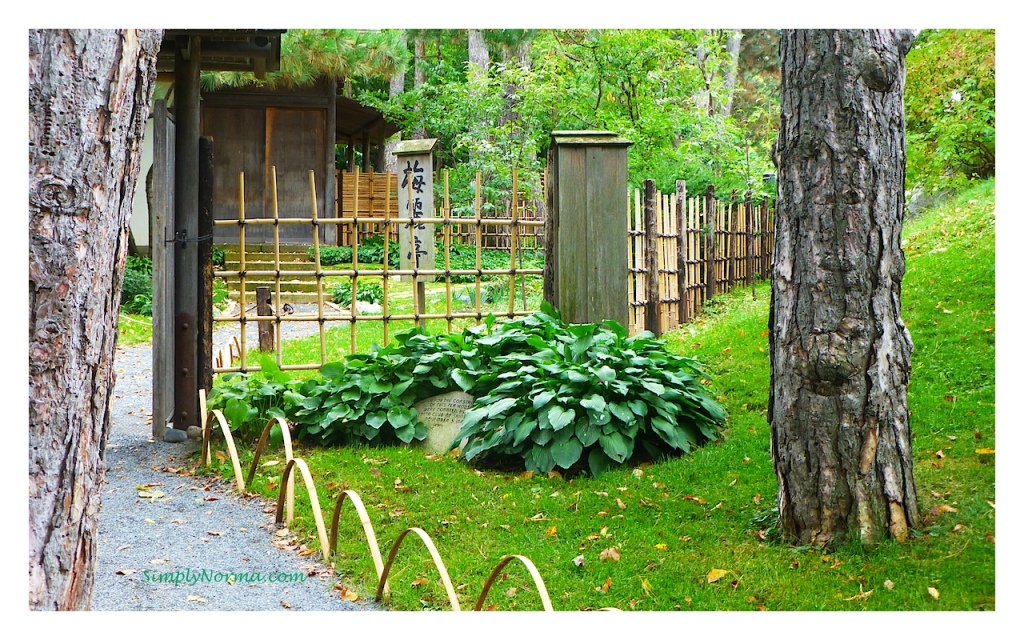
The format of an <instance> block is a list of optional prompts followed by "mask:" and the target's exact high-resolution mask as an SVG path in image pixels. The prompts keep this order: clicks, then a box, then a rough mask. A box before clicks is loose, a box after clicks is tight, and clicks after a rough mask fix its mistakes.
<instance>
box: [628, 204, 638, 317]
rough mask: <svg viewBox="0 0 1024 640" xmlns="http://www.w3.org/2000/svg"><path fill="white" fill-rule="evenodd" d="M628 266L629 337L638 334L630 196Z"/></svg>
mask: <svg viewBox="0 0 1024 640" xmlns="http://www.w3.org/2000/svg"><path fill="white" fill-rule="evenodd" d="M626 220H627V223H626V229H627V231H626V233H627V236H626V264H627V265H629V276H628V277H627V278H626V282H627V283H628V304H629V326H628V327H627V329H628V330H629V335H633V334H634V333H636V313H635V311H634V310H635V309H636V306H634V304H633V303H634V302H636V262H635V260H634V255H633V254H634V252H633V211H632V208H631V207H630V206H629V195H628V194H627V195H626Z"/></svg>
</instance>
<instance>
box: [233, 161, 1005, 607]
mask: <svg viewBox="0 0 1024 640" xmlns="http://www.w3.org/2000/svg"><path fill="white" fill-rule="evenodd" d="M994 188H995V187H994V182H991V181H990V182H986V183H983V184H981V185H979V186H977V187H976V188H974V189H973V190H971V191H970V192H967V193H965V194H963V195H962V196H961V197H959V198H957V199H956V201H954V202H951V203H949V204H948V205H947V206H944V207H943V208H941V209H939V210H936V211H932V212H929V213H927V214H925V215H924V216H922V217H921V218H919V219H917V220H914V221H910V222H908V223H907V225H906V227H905V229H904V247H905V251H906V255H907V267H908V268H907V274H906V278H905V280H904V289H903V315H904V318H905V320H906V321H907V324H908V325H909V327H910V330H911V333H912V334H913V339H914V345H915V351H914V355H913V373H912V383H911V387H910V393H909V401H910V409H911V411H912V429H913V444H914V456H915V475H916V480H917V488H918V497H919V501H920V505H921V512H922V516H923V525H922V527H921V528H920V530H917V531H915V532H914V535H913V537H912V539H911V540H910V541H909V542H907V543H905V544H896V543H884V544H882V545H881V546H880V547H879V548H878V549H876V550H875V551H873V552H872V553H870V554H868V553H866V552H864V551H863V550H862V549H860V548H859V547H858V546H857V545H856V544H848V545H846V546H844V547H841V548H839V549H838V550H836V551H835V552H833V553H829V554H823V553H821V552H820V551H819V550H817V549H814V548H806V547H791V546H787V545H785V544H782V543H779V542H778V541H776V540H775V538H774V535H773V529H772V519H773V507H774V505H775V502H776V499H775V491H776V488H777V485H776V480H775V476H774V472H773V470H772V463H771V457H770V453H769V430H768V425H767V422H766V417H765V416H766V407H767V400H768V387H769V371H768V357H767V340H768V338H767V314H768V299H769V295H770V292H769V288H768V286H767V285H766V284H762V285H761V286H759V287H758V288H757V293H756V299H752V297H751V292H750V290H749V289H747V290H744V291H738V292H736V293H735V294H733V295H729V296H723V297H722V298H720V299H718V300H716V301H714V302H713V303H712V304H711V305H710V307H709V309H708V313H707V314H706V315H704V316H703V317H702V318H701V319H699V320H698V321H697V322H695V323H692V324H691V325H688V326H686V327H685V328H683V329H680V330H677V331H675V332H673V333H671V334H670V335H668V336H667V337H666V338H667V342H668V345H669V346H670V348H671V349H672V350H674V351H677V352H679V353H683V354H686V355H693V356H695V357H697V358H698V359H699V360H701V361H702V362H704V363H705V364H706V370H707V372H708V374H709V377H711V378H712V380H713V382H712V388H713V389H714V392H715V394H716V396H718V398H719V400H720V401H721V402H722V403H723V404H724V406H725V407H726V409H727V410H728V412H729V415H730V417H729V423H728V428H727V430H726V437H725V438H724V439H723V440H722V441H720V442H718V443H716V444H715V445H713V446H708V447H705V448H703V449H700V450H697V451H696V452H694V453H693V454H691V455H689V456H685V457H682V458H677V459H672V460H668V461H665V462H661V463H658V464H654V465H648V466H641V467H636V468H624V469H620V470H617V471H611V472H608V473H606V474H604V475H601V476H599V477H597V478H592V477H589V476H586V475H582V476H577V477H574V478H563V477H560V476H557V475H555V476H553V477H536V476H534V477H530V476H529V474H517V473H515V472H512V473H509V472H498V471H494V470H487V469H475V468H473V467H471V466H470V465H467V464H466V463H463V462H460V461H459V460H458V459H455V458H453V457H451V456H441V457H438V456H427V455H425V454H424V453H423V452H422V451H419V450H416V449H408V448H396V447H392V448H348V449H316V448H310V447H304V446H299V447H297V450H296V455H298V456H301V457H302V458H304V459H305V460H306V462H307V463H308V464H309V468H310V470H311V472H312V474H313V477H314V479H315V482H316V485H317V488H318V490H319V492H320V494H319V495H320V501H321V504H322V505H324V508H325V510H326V513H325V517H326V518H329V517H330V509H331V508H332V507H333V500H334V499H335V497H336V496H337V494H338V493H339V492H340V491H341V490H342V489H353V490H355V491H356V492H358V493H359V494H360V495H361V496H362V499H363V501H364V503H365V504H366V507H367V509H368V511H369V514H370V518H371V520H372V522H373V526H374V528H375V530H376V533H377V537H378V540H379V541H380V543H381V546H382V553H383V554H384V555H385V557H386V556H387V552H388V549H389V548H390V546H391V544H392V543H393V542H394V540H395V539H396V538H397V536H398V534H399V533H400V532H401V531H402V529H404V528H406V527H410V526H418V527H422V528H423V529H425V530H426V531H427V532H428V533H429V534H430V535H431V536H432V537H433V539H434V541H435V543H436V544H437V547H438V549H439V551H440V554H441V556H442V558H443V559H444V562H445V563H446V565H447V567H448V570H449V572H450V573H451V576H452V580H453V582H454V583H455V584H456V585H458V586H457V589H458V593H459V598H460V605H461V606H462V608H463V609H469V608H471V607H472V605H473V603H474V602H475V600H476V598H477V596H478V595H479V593H480V590H481V588H482V584H483V581H484V580H485V578H486V577H487V575H488V574H489V572H490V570H491V568H492V567H493V566H494V565H495V564H497V562H498V560H499V559H500V558H501V557H502V556H503V555H505V554H510V553H516V554H522V555H525V556H527V557H529V558H530V559H531V560H533V562H534V563H535V564H536V565H537V567H538V569H539V571H540V573H541V575H542V576H543V578H544V580H545V583H546V585H547V589H548V591H549V593H550V595H551V598H552V601H553V603H554V606H555V608H556V609H558V610H578V609H597V608H601V607H617V608H620V609H624V610H630V609H636V610H684V611H685V610H733V611H744V610H757V609H762V610H764V609H767V610H773V611H777V610H826V611H833V610H837V611H862V610H894V611H895V610H900V611H906V610H922V611H933V610H978V609H985V610H991V609H994V608H995V538H994V534H995V506H994V502H995V469H994V466H995V465H994V462H993V461H990V460H982V459H981V457H980V456H979V455H977V454H976V453H975V450H976V449H979V448H994V447H995V391H994V390H995V369H994V358H995V330H994V327H995V318H994V315H993V313H994V304H995V222H994V220H995V218H994ZM340 342H341V344H340V345H335V347H334V348H336V349H341V350H344V349H347V344H348V341H347V333H346V334H344V335H343V338H342V339H341V340H340ZM361 346H362V343H360V347H361ZM296 357H298V356H296ZM242 449H243V450H244V451H243V465H244V464H245V463H246V462H247V461H248V460H249V459H251V453H249V452H250V451H251V445H250V443H245V444H244V445H243V446H242ZM270 458H271V459H277V460H281V461H282V462H283V454H282V453H281V452H280V451H275V452H272V454H271V456H270ZM280 469H281V465H277V466H269V467H263V468H262V470H264V471H265V472H266V473H265V474H264V475H258V476H257V479H256V480H255V482H254V485H253V486H252V487H250V490H252V491H255V492H257V493H259V494H261V495H263V496H265V497H267V498H269V499H276V495H277V489H276V484H277V483H278V482H279V481H280ZM220 471H221V472H222V473H224V474H230V465H223V466H221V468H220ZM296 495H297V498H296V514H297V518H296V521H295V522H294V523H293V524H292V527H291V529H292V530H293V531H295V532H296V533H297V534H298V535H299V537H300V539H301V540H302V541H303V542H304V543H305V544H307V545H309V546H310V547H314V548H316V547H318V544H317V542H316V532H315V528H314V523H313V518H312V516H311V513H310V508H309V503H308V500H307V499H306V498H305V493H304V490H302V489H301V483H299V485H298V487H297V491H296ZM346 506H347V505H346ZM339 538H340V542H339V547H338V553H337V556H336V558H335V561H336V563H335V566H336V568H337V573H338V576H339V579H340V580H342V581H343V582H344V583H345V584H346V585H348V586H349V587H350V588H353V589H354V590H355V591H356V592H358V593H359V594H360V595H361V596H366V597H369V596H372V595H373V593H374V590H375V574H374V569H373V564H372V563H371V561H370V556H369V554H368V553H367V550H366V542H365V538H364V537H363V534H362V530H361V528H360V526H359V523H358V519H357V518H356V516H355V514H354V513H353V512H352V511H351V510H346V512H345V513H344V514H343V517H342V523H341V529H340V533H339ZM609 549H615V551H614V552H612V551H606V550H609ZM580 556H582V562H581V563H580V562H579V561H578V560H577V561H575V562H574V559H575V558H579V557H580ZM611 556H617V559H615V558H613V557H611ZM715 570H718V571H715ZM713 571H714V573H711V574H710V576H709V573H710V572H713ZM717 576H720V577H718V579H717V580H714V581H711V580H710V579H709V578H712V577H717ZM421 579H424V580H421ZM390 582H391V587H392V596H391V599H390V601H389V606H390V607H392V608H395V609H405V610H419V609H424V608H426V609H435V608H437V609H447V608H448V603H447V598H446V597H445V595H444V590H443V589H442V588H441V585H440V580H439V577H438V574H437V572H436V571H435V570H434V569H433V567H432V564H431V563H430V559H429V556H428V554H427V553H426V551H425V550H423V549H422V546H421V545H420V544H419V543H418V541H417V540H414V539H412V538H411V537H410V538H407V539H406V542H405V544H404V545H403V551H402V552H400V554H399V556H398V560H397V561H396V565H395V568H394V570H393V572H392V576H391V580H390ZM929 588H931V591H932V592H930V589H929ZM935 596H938V597H935ZM488 604H491V605H495V606H496V607H497V608H498V609H501V610H510V609H515V610H528V609H530V610H532V609H539V608H540V601H539V598H538V596H537V594H536V591H535V589H534V587H533V584H532V581H531V580H530V578H529V576H528V574H527V572H526V571H525V569H523V568H522V567H521V566H518V565H515V564H513V565H509V566H508V567H507V568H506V569H505V570H504V572H503V576H502V578H501V580H500V581H499V582H498V583H496V584H495V586H494V588H493V589H492V591H491V594H490V597H489V598H488Z"/></svg>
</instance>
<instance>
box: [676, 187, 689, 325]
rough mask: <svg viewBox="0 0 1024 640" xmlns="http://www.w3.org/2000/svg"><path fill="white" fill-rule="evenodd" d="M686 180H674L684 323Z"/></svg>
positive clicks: (682, 318) (686, 313) (678, 279)
mask: <svg viewBox="0 0 1024 640" xmlns="http://www.w3.org/2000/svg"><path fill="white" fill-rule="evenodd" d="M686 214H687V211H686V180H676V273H677V276H676V282H677V286H678V288H679V322H680V323H681V324H685V323H687V322H689V321H690V313H689V309H688V308H687V300H686V298H687V295H686V294H687V291H686V289H687V286H688V285H689V278H688V277H687V276H688V274H687V272H686V271H687V265H686V259H687V246H686V239H687V233H686V231H687V230H686V226H687V224H686V223H687V215H686Z"/></svg>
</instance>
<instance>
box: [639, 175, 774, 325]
mask: <svg viewBox="0 0 1024 640" xmlns="http://www.w3.org/2000/svg"><path fill="white" fill-rule="evenodd" d="M627 201H628V204H629V254H628V255H629V272H630V287H629V306H630V314H629V319H630V326H629V331H630V333H631V334H635V333H638V332H640V331H644V330H650V331H651V332H652V333H654V334H655V335H661V334H662V333H664V332H666V331H670V330H672V329H675V328H677V327H679V326H680V325H681V324H684V323H686V322H689V321H690V320H691V319H692V318H693V317H694V316H696V315H697V314H698V313H700V311H701V309H702V308H703V306H704V304H705V303H706V302H707V301H708V300H710V299H712V298H713V297H714V296H715V295H717V294H720V293H725V292H727V291H729V290H731V289H733V288H734V287H737V286H749V287H751V290H752V291H753V287H754V284H755V282H756V281H757V280H761V279H764V278H767V277H768V276H769V275H770V269H771V254H772V247H773V246H774V242H775V235H774V234H775V214H774V210H773V209H772V208H771V206H770V203H768V202H757V203H754V202H751V201H750V199H749V197H748V198H746V199H744V200H739V199H738V198H737V194H736V192H735V191H734V192H732V193H731V194H730V197H729V199H727V200H720V199H718V198H717V197H716V196H715V190H714V187H713V186H709V187H708V190H707V191H706V192H705V194H704V195H703V196H696V195H691V194H688V193H687V191H686V183H685V182H684V181H679V182H678V183H676V193H675V194H671V195H670V194H660V193H658V192H657V191H656V190H655V188H654V181H652V180H646V181H645V182H644V188H643V189H636V190H634V192H633V193H632V194H631V196H630V197H629V198H628V199H627ZM652 274H654V275H653V276H652Z"/></svg>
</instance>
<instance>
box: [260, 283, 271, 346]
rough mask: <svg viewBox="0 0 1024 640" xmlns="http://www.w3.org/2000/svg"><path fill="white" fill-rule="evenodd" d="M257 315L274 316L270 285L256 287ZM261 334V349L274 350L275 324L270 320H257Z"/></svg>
mask: <svg viewBox="0 0 1024 640" xmlns="http://www.w3.org/2000/svg"><path fill="white" fill-rule="evenodd" d="M256 315H258V316H272V315H274V309H273V307H271V306H270V287H256ZM257 328H258V330H259V336H260V351H263V352H265V353H269V352H271V351H273V350H274V324H273V323H272V322H270V320H260V321H259V322H257Z"/></svg>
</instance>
